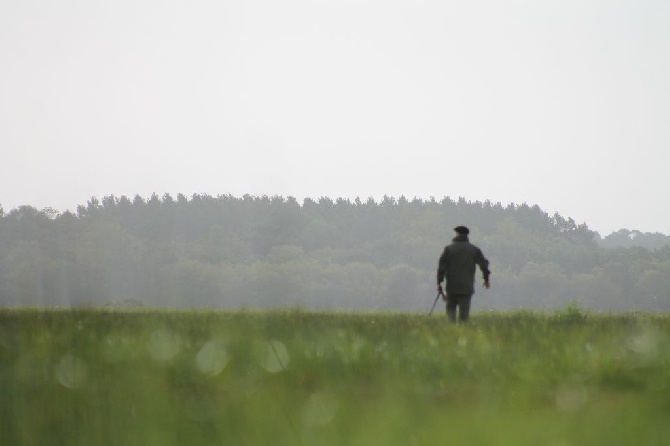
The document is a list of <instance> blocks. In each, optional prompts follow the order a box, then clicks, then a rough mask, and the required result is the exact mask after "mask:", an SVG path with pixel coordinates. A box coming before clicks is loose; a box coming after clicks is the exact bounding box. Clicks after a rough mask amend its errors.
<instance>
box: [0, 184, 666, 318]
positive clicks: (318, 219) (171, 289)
mask: <svg viewBox="0 0 670 446" xmlns="http://www.w3.org/2000/svg"><path fill="white" fill-rule="evenodd" d="M457 225H466V226H468V227H469V228H470V230H471V234H470V238H471V241H472V242H473V243H474V244H476V245H477V246H479V247H480V248H481V249H482V250H483V252H484V254H485V255H486V257H487V258H488V259H489V260H490V268H491V271H492V275H491V289H490V290H484V289H483V288H482V287H481V285H478V287H477V291H476V295H475V298H474V301H473V310H474V311H485V310H489V309H491V310H516V309H525V308H528V309H538V310H549V311H551V310H555V309H558V308H564V307H565V306H566V305H568V304H570V303H572V304H575V305H579V307H580V308H584V309H588V310H594V311H604V312H619V311H670V242H669V240H670V237H668V236H665V235H663V234H649V233H641V232H639V231H631V230H626V229H623V230H620V231H618V232H615V233H612V234H610V235H608V236H606V237H604V238H602V237H601V236H600V234H598V233H597V232H595V231H592V230H590V229H589V228H588V226H587V225H586V224H577V223H576V222H575V221H574V220H573V219H571V218H565V217H563V216H561V215H558V214H554V215H549V214H548V213H547V212H545V211H543V210H542V209H541V208H540V207H538V206H530V205H527V204H521V205H518V204H509V205H502V204H500V203H491V202H489V201H486V202H479V201H476V202H472V201H468V200H465V199H464V198H458V199H452V198H449V197H445V198H443V199H441V200H437V199H434V198H431V199H430V200H421V199H411V200H410V199H407V198H405V197H399V198H394V197H384V198H383V199H381V200H379V201H375V200H373V199H371V198H370V199H367V200H361V199H356V200H353V201H352V200H348V199H342V198H339V199H334V200H333V199H331V198H328V197H321V198H319V199H310V198H306V199H305V200H303V201H302V203H300V202H298V200H296V199H295V198H293V197H281V196H271V197H270V196H260V197H259V196H251V195H245V196H242V197H235V196H231V195H220V196H216V197H215V196H210V195H206V194H194V195H192V196H190V197H187V196H185V195H182V194H179V195H177V197H176V198H174V197H172V196H170V195H167V194H166V195H164V196H162V197H159V196H158V195H156V194H154V195H152V196H151V197H149V198H144V197H141V196H135V197H134V198H132V199H131V198H128V197H125V196H121V197H116V196H106V197H104V198H102V199H101V200H98V199H97V198H95V197H93V198H91V199H90V200H89V201H88V202H87V203H86V204H85V205H80V206H79V207H78V208H77V210H76V212H70V211H65V212H57V211H55V210H53V209H49V208H47V209H42V210H38V209H36V208H34V207H31V206H21V207H18V208H15V209H12V210H10V211H7V212H5V211H3V210H2V208H0V305H2V306H5V307H9V306H11V307H17V306H38V307H39V306H48V307H55V306H66V307H67V306H91V307H105V306H112V307H123V306H146V307H168V308H171V307H174V308H177V307H179V308H185V307H186V308H189V307H193V308H196V307H197V308H294V307H295V308H305V309H319V310H321V309H333V310H339V309H350V310H382V311H418V312H423V311H426V312H427V311H428V310H429V309H430V306H431V305H432V302H433V299H434V298H435V274H436V268H437V260H438V257H439V255H440V254H441V252H442V249H443V247H444V246H445V245H446V244H448V243H449V242H450V240H451V239H452V237H453V235H454V234H453V230H452V228H453V227H454V226H457ZM480 277H481V275H480V274H479V272H478V280H479V278H480Z"/></svg>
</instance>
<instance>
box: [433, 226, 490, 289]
mask: <svg viewBox="0 0 670 446" xmlns="http://www.w3.org/2000/svg"><path fill="white" fill-rule="evenodd" d="M488 264H489V262H488V260H486V258H485V257H484V254H483V253H482V251H481V249H479V248H478V247H476V246H475V245H473V244H472V243H470V241H469V240H468V236H467V235H463V234H460V235H458V236H456V237H455V238H454V239H453V241H452V243H451V244H450V245H448V246H446V247H445V248H444V252H443V253H442V256H441V257H440V261H439V266H438V271H437V275H438V284H439V283H440V282H441V279H442V278H445V279H446V280H447V294H474V292H475V288H474V281H475V271H476V266H477V265H479V267H480V268H481V270H482V273H483V274H484V280H485V281H488V276H489V270H488Z"/></svg>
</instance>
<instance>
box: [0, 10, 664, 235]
mask: <svg viewBox="0 0 670 446" xmlns="http://www.w3.org/2000/svg"><path fill="white" fill-rule="evenodd" d="M669 79H670V2H668V1H667V0H658V1H653V0H621V1H616V0H601V1H588V0H574V1H566V0H557V1H542V0H532V1H522V0H513V1H512V0H510V1H506V0H480V1H476V0H473V1H470V0H468V1H448V0H441V1H422V0H368V1H366V0H357V1H354V0H281V1H278V0H248V1H245V0H235V1H221V0H216V1H215V0H211V1H203V0H191V1H171V0H132V1H131V0H113V1H100V0H60V1H52V0H2V1H1V2H0V155H1V158H0V161H1V164H0V166H2V168H1V171H0V204H1V205H2V206H3V208H4V209H5V211H6V212H7V211H9V210H10V209H12V208H15V207H17V206H19V205H22V204H29V205H32V206H35V207H37V208H40V209H41V208H43V207H47V206H48V207H53V208H55V209H58V210H65V209H75V208H76V205H77V204H84V203H85V202H86V201H87V200H88V199H89V198H90V197H91V196H96V197H98V198H101V197H102V196H105V195H110V194H114V195H117V196H120V195H127V196H130V197H132V196H134V195H135V194H140V195H142V196H145V197H148V196H149V195H151V193H152V192H156V193H158V194H159V195H162V194H163V193H166V192H167V193H171V194H173V195H176V194H177V193H180V192H181V193H184V194H187V195H190V194H192V193H195V192H197V193H208V194H210V195H218V194H233V195H237V196H241V195H243V194H246V193H249V194H252V195H262V194H267V195H284V196H288V195H291V196H295V197H297V198H298V199H302V198H304V197H313V198H318V197H320V196H329V197H331V198H336V197H348V198H352V199H353V198H355V197H356V196H360V197H361V198H362V199H365V198H367V197H368V196H372V197H374V198H376V199H379V198H381V197H382V196H383V195H385V194H386V195H391V196H395V197H398V196H400V195H404V196H406V197H407V198H413V197H415V196H416V197H421V198H429V197H430V196H434V197H436V198H438V199H439V198H442V197H444V196H451V197H453V198H457V197H459V196H463V197H465V198H466V199H469V200H486V199H490V200H491V201H493V202H497V201H500V202H502V203H503V204H507V203H510V202H515V203H523V202H526V203H528V204H531V205H532V204H538V205H539V206H540V207H541V208H543V209H544V210H545V211H547V212H549V213H551V214H553V213H554V212H559V213H561V214H562V215H563V216H565V217H572V218H574V219H575V220H576V221H577V222H580V223H581V222H585V223H586V224H588V226H589V227H590V228H591V229H594V230H597V231H599V232H600V233H601V235H607V234H609V233H610V232H612V231H615V230H618V229H621V228H628V229H638V230H641V231H650V232H656V231H658V232H663V233H665V234H670V204H669V203H670V184H669V181H668V168H669V167H670V82H669V81H668V80H669Z"/></svg>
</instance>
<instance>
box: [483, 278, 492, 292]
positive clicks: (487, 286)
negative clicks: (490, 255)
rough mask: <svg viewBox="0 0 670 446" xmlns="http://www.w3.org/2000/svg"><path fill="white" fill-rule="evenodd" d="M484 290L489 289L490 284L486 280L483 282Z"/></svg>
mask: <svg viewBox="0 0 670 446" xmlns="http://www.w3.org/2000/svg"><path fill="white" fill-rule="evenodd" d="M484 288H486V289H487V290H488V289H489V288H491V284H490V283H489V281H488V280H485V281H484Z"/></svg>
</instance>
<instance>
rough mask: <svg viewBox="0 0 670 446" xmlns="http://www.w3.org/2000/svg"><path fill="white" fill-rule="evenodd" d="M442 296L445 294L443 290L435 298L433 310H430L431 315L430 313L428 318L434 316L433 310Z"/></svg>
mask: <svg viewBox="0 0 670 446" xmlns="http://www.w3.org/2000/svg"><path fill="white" fill-rule="evenodd" d="M442 295H443V294H442V290H440V291H438V292H437V296H435V302H433V308H431V309H430V313H428V316H432V315H433V310H434V309H435V305H437V300H438V299H439V298H440V296H442Z"/></svg>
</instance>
